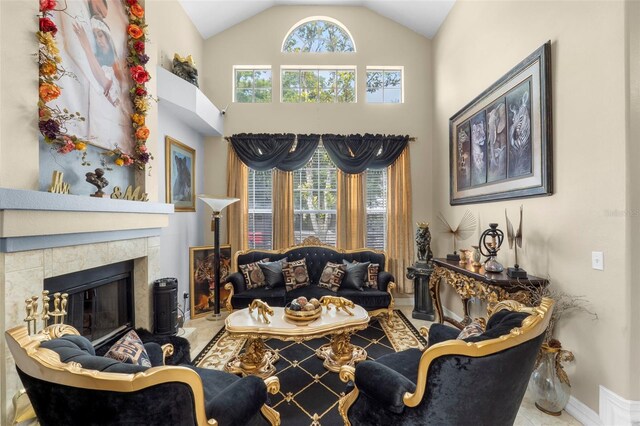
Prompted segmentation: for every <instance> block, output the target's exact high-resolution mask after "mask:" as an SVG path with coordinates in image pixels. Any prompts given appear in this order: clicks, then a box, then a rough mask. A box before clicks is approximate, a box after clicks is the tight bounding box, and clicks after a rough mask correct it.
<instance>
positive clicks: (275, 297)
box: [231, 287, 285, 309]
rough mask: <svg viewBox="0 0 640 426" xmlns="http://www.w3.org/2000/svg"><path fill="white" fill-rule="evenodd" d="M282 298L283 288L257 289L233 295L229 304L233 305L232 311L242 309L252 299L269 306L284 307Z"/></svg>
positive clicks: (283, 294)
mask: <svg viewBox="0 0 640 426" xmlns="http://www.w3.org/2000/svg"><path fill="white" fill-rule="evenodd" d="M284 296H285V289H284V287H279V288H267V287H259V288H253V289H251V290H247V291H243V292H242V293H237V294H234V295H233V298H232V299H231V304H232V305H233V309H242V308H246V307H247V306H249V305H250V304H251V302H252V301H253V300H254V299H260V300H262V301H263V302H265V303H266V304H268V305H269V306H284V302H285V300H284Z"/></svg>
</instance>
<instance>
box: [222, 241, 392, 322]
mask: <svg viewBox="0 0 640 426" xmlns="http://www.w3.org/2000/svg"><path fill="white" fill-rule="evenodd" d="M264 258H269V260H270V261H271V263H273V262H275V261H278V260H281V259H285V258H287V259H288V261H290V262H293V261H296V260H300V259H305V260H306V264H307V271H308V273H309V278H310V280H311V285H309V286H307V287H303V288H298V289H295V290H292V291H290V292H286V290H285V288H284V286H282V287H280V286H275V288H273V289H257V290H259V291H256V289H254V290H247V289H246V285H245V282H244V278H243V276H242V274H240V273H238V272H234V273H232V274H230V275H229V276H228V278H227V281H228V282H230V283H232V284H233V288H234V295H233V297H232V299H231V304H232V305H233V308H234V309H241V308H245V307H247V306H248V305H249V304H250V303H251V301H252V300H253V299H261V300H263V301H264V302H267V303H268V304H269V305H271V306H285V305H286V304H287V303H289V302H290V301H291V300H293V299H294V298H297V297H299V296H305V297H307V298H312V297H316V298H320V297H322V296H327V295H333V296H335V295H337V296H341V297H345V298H347V299H349V300H351V301H353V302H354V303H356V304H358V305H360V306H362V307H363V308H365V309H367V310H375V309H382V308H386V307H388V306H389V303H390V302H391V296H390V295H389V294H388V293H387V287H388V285H389V283H390V282H392V281H394V277H393V275H392V274H390V273H389V272H386V271H384V266H385V256H384V255H383V254H380V253H376V252H373V251H370V250H363V251H358V252H356V253H341V252H339V251H336V250H335V249H332V248H330V247H318V246H303V247H293V248H291V249H290V250H287V251H286V252H285V253H280V254H276V253H272V252H268V251H256V250H254V251H250V252H248V253H242V254H240V255H238V258H237V264H238V265H244V264H247V263H252V262H256V261H258V260H262V259H264ZM343 260H346V261H347V262H350V263H351V262H353V261H357V262H359V263H360V264H362V263H365V262H370V263H377V264H379V265H380V273H379V274H378V288H377V289H376V288H367V287H366V286H365V287H364V288H363V291H358V290H356V289H344V288H342V286H341V288H340V289H338V291H337V292H332V291H330V290H328V289H325V288H321V287H318V286H317V283H318V281H319V280H320V276H321V275H322V270H323V269H324V267H325V265H326V264H327V262H334V263H338V264H341V263H342V262H343ZM264 266H265V265H264V264H263V265H261V268H262V270H263V272H264V273H265V276H266V274H267V273H268V272H266V269H265V268H264ZM365 269H366V268H365ZM345 278H346V277H345ZM364 278H366V271H365V274H364ZM364 278H363V280H364ZM343 282H344V280H343ZM280 291H282V293H280Z"/></svg>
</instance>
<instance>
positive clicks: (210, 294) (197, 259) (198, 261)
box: [189, 245, 231, 319]
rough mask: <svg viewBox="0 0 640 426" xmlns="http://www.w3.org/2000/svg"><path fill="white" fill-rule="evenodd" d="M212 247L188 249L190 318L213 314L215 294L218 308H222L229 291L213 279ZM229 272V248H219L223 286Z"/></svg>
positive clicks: (227, 246) (228, 246)
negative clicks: (218, 304) (218, 299)
mask: <svg viewBox="0 0 640 426" xmlns="http://www.w3.org/2000/svg"><path fill="white" fill-rule="evenodd" d="M213 258H214V247H213V246H202V247H190V248H189V277H190V278H189V293H190V297H189V299H190V301H191V302H190V304H191V318H192V319H193V318H198V317H201V316H204V315H206V314H208V313H209V312H213V305H214V300H215V299H214V298H215V292H216V291H219V292H220V307H221V308H224V305H225V301H226V300H227V297H229V291H227V290H225V289H224V286H223V285H220V286H218V285H217V283H216V282H215V279H214V277H213ZM230 271H231V246H230V245H223V246H220V282H221V283H222V284H224V283H225V282H226V280H227V277H228V276H229V272H230Z"/></svg>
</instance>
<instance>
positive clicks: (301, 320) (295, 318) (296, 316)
mask: <svg viewBox="0 0 640 426" xmlns="http://www.w3.org/2000/svg"><path fill="white" fill-rule="evenodd" d="M300 299H304V302H303V303H302V305H303V309H302V310H300V311H295V310H293V309H291V305H292V304H294V302H291V303H289V304H288V305H287V306H285V308H284V319H285V320H287V321H289V322H292V323H294V324H299V325H306V324H309V323H310V322H313V321H315V320H317V319H318V318H320V315H321V314H322V305H321V304H320V302H319V301H318V300H317V299H311V300H309V301H307V299H306V298H304V297H302V298H298V299H297V300H296V301H295V302H297V303H300ZM308 305H311V306H313V310H309V309H308V308H307V309H304V307H305V306H308Z"/></svg>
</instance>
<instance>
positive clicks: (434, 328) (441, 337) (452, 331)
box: [428, 323, 460, 346]
mask: <svg viewBox="0 0 640 426" xmlns="http://www.w3.org/2000/svg"><path fill="white" fill-rule="evenodd" d="M459 334H460V330H458V329H457V328H454V327H450V326H448V325H444V324H438V323H435V324H432V325H431V327H429V339H428V342H429V346H433V345H435V344H437V343H441V342H444V341H446V340H453V339H455V338H457V337H458V335H459Z"/></svg>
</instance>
